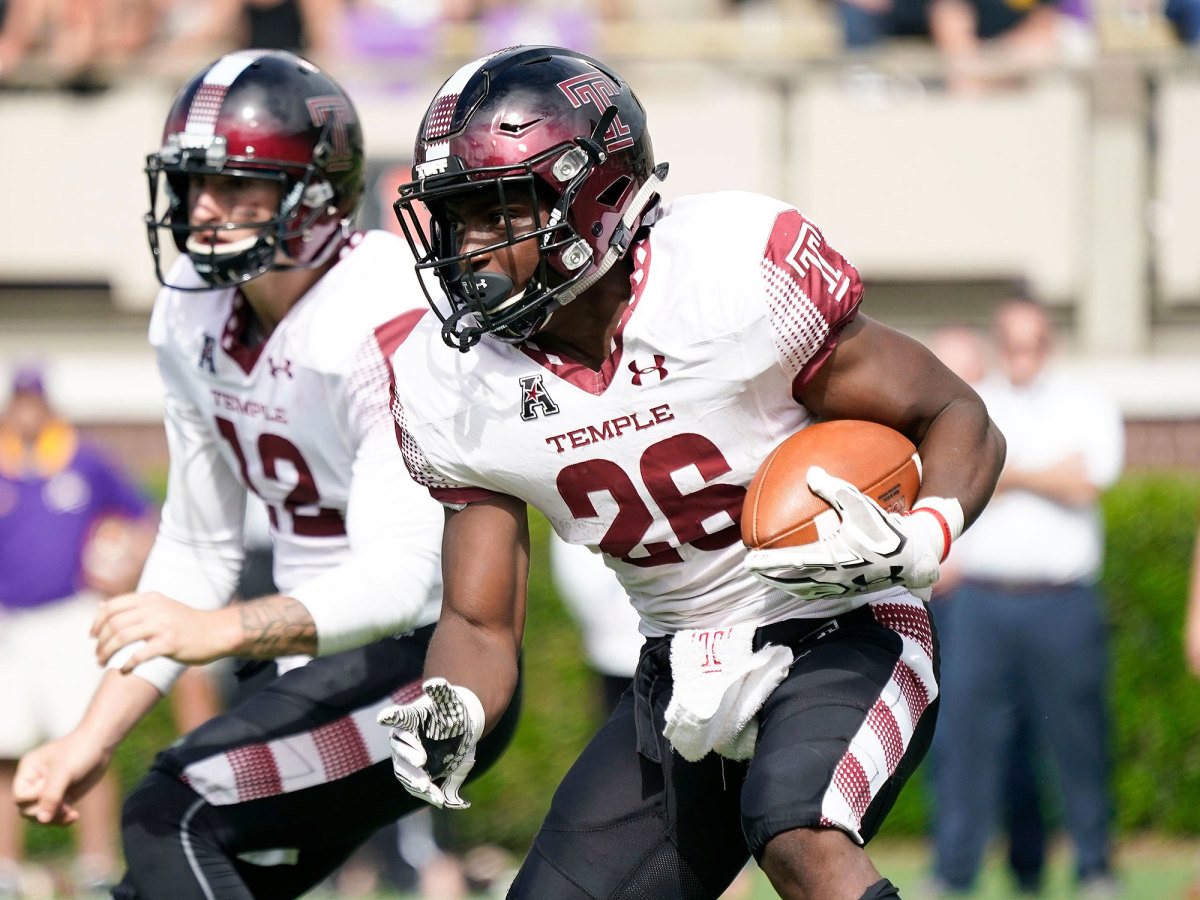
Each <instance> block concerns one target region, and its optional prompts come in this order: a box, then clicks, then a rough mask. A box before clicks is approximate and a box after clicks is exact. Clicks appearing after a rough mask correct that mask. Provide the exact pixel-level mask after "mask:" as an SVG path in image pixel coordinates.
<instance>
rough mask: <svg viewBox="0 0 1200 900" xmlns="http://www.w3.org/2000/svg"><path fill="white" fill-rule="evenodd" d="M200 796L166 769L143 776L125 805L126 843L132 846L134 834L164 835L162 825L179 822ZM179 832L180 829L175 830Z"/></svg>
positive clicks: (123, 824) (174, 831)
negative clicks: (166, 771) (131, 839)
mask: <svg viewBox="0 0 1200 900" xmlns="http://www.w3.org/2000/svg"><path fill="white" fill-rule="evenodd" d="M197 799H198V798H197V796H196V794H195V792H193V791H192V790H191V789H190V788H188V787H187V785H185V784H183V783H182V782H180V781H179V780H178V779H176V778H173V777H171V776H170V775H166V774H164V773H162V772H157V771H151V772H150V773H149V774H148V775H146V777H145V778H143V779H142V780H141V781H140V782H139V783H138V785H137V787H135V788H134V789H133V790H132V791H130V792H129V795H128V796H127V797H126V798H125V802H124V804H123V805H122V807H121V830H122V832H124V834H125V838H126V839H125V845H126V847H128V846H129V845H130V838H131V837H132V836H134V835H137V836H139V837H143V838H144V836H146V835H154V834H162V833H163V829H162V827H161V826H162V825H164V824H172V825H176V826H177V825H178V824H179V823H180V822H182V820H183V818H184V816H186V815H187V814H188V810H189V808H190V807H191V806H192V805H193V804H194V803H195V802H196V800H197ZM171 833H172V834H174V833H177V829H171Z"/></svg>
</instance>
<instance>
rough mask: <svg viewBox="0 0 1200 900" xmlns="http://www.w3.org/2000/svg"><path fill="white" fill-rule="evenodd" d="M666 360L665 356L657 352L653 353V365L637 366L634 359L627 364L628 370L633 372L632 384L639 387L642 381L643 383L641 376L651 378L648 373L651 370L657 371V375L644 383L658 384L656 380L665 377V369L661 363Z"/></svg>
mask: <svg viewBox="0 0 1200 900" xmlns="http://www.w3.org/2000/svg"><path fill="white" fill-rule="evenodd" d="M666 361H667V358H666V357H665V356H662V355H661V354H658V353H655V354H654V365H652V366H639V365H638V361H637V360H636V359H635V360H634V361H633V362H631V363H630V364H629V371H630V372H632V373H633V383H634V385H635V386H636V387H641V386H642V383H643V382H642V377H643V376H645V377H646V378H652V377H653V376H651V375H650V373H651V372H657V373H658V376H657V377H655V378H653V380H652V381H647V382H645V383H646V384H658V382H660V381H662V380H663V379H664V378H666V377H667V369H666V367H665V366H664V365H663V363H665V362H666Z"/></svg>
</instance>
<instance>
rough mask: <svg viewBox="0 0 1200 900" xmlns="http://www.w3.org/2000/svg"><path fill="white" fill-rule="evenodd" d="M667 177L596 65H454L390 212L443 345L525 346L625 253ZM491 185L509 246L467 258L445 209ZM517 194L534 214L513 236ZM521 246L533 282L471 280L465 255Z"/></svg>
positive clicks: (475, 274)
mask: <svg viewBox="0 0 1200 900" xmlns="http://www.w3.org/2000/svg"><path fill="white" fill-rule="evenodd" d="M666 174H667V166H666V164H662V165H660V166H658V167H657V168H656V167H655V164H654V150H653V148H652V146H651V143H650V133H649V131H647V129H646V114H645V111H644V110H643V109H642V105H641V103H639V102H638V99H637V97H635V96H634V94H633V91H631V90H630V88H629V86H628V85H627V84H626V83H625V82H624V81H623V80H622V79H621V78H620V76H618V75H617V74H616V73H615V72H613V71H612V70H611V69H609V68H608V67H607V66H605V65H604V64H603V63H600V62H597V61H596V60H594V59H591V58H590V57H587V56H584V55H583V54H582V53H577V52H575V51H574V50H567V49H563V48H561V47H543V46H521V47H513V48H510V49H507V50H501V51H500V52H498V53H494V54H492V55H490V56H485V57H483V58H482V59H478V60H475V61H474V62H472V63H469V64H467V65H465V66H463V67H462V68H461V69H459V70H458V71H457V72H456V73H455V74H454V75H453V76H451V77H450V79H449V80H448V81H447V82H446V83H445V84H443V85H442V87H441V88H440V89H439V90H438V93H437V96H435V97H434V99H433V103H431V104H430V106H429V109H428V110H427V111H426V113H425V118H424V119H423V121H422V122H421V129H420V133H419V135H418V137H417V145H416V149H415V151H414V154H413V180H412V181H411V182H409V183H408V184H404V185H401V187H400V199H399V200H397V201H396V204H395V207H396V214H397V216H398V217H399V219H400V224H401V226H402V227H403V229H404V233H405V235H406V236H407V237H408V240H409V243H410V244H411V245H412V247H413V251H414V253H415V254H416V256H417V259H418V262H417V270H418V276H419V277H420V276H422V275H423V274H424V273H425V272H426V271H428V270H432V272H433V274H434V275H435V276H436V277H437V279H438V281H439V282H440V284H441V288H442V290H443V291H444V292H445V297H442V296H440V294H439V295H437V296H435V294H437V293H438V292H436V291H435V292H431V291H430V290H429V285H428V284H427V282H426V278H424V277H421V284H422V286H423V287H425V291H426V296H427V297H428V298H429V302H430V305H431V306H432V307H433V310H434V312H435V313H436V314H437V315H438V317H439V318H440V319H441V320H442V338H443V340H445V341H446V343H447V344H449V345H450V346H451V347H456V348H458V349H459V350H463V351H466V350H467V349H469V348H470V347H472V346H474V345H475V344H476V343H478V342H479V340H480V338H481V337H482V336H483V335H484V334H492V335H494V336H496V337H497V338H499V339H501V340H504V341H508V342H520V341H523V340H525V339H526V338H528V337H529V336H530V335H531V334H533V333H534V332H535V331H537V330H538V329H539V328H541V327H542V326H543V325H544V324H545V323H546V321H547V319H548V318H549V316H550V315H551V313H552V312H553V311H554V310H555V309H557V308H558V307H560V306H562V305H564V304H566V303H568V302H569V301H571V300H572V299H574V298H575V297H577V296H579V295H580V294H581V293H583V292H584V291H585V290H587V289H588V288H589V287H591V286H592V285H593V284H595V283H596V281H598V280H599V278H600V277H601V276H602V275H603V274H604V273H605V272H606V271H608V269H609V268H610V267H611V266H612V265H613V264H614V263H615V262H616V261H617V260H619V259H620V258H621V257H623V256H624V255H625V253H626V252H627V251H628V249H629V245H630V243H631V241H632V239H633V235H634V233H635V232H636V231H637V230H638V228H639V226H640V225H641V223H642V219H643V216H644V215H645V213H646V212H647V210H649V209H650V208H651V206H652V205H653V204H654V203H655V202H656V201H657V199H658V195H657V193H656V190H657V188H658V186H659V184H661V182H662V180H663V179H664V178H665V177H666ZM489 190H490V191H494V192H495V196H496V198H497V200H498V204H499V206H498V208H500V209H501V210H504V211H505V219H506V222H507V223H508V224H507V229H506V230H507V238H506V239H505V240H502V241H500V242H499V243H496V244H493V245H492V246H490V247H487V248H483V249H481V250H477V251H474V252H472V253H471V254H464V253H462V252H460V249H459V248H458V247H456V246H455V232H454V228H452V227H451V226H450V224H449V221H448V219H447V216H446V202H447V201H448V200H452V199H454V198H456V197H461V196H463V195H464V194H475V193H476V192H481V191H489ZM514 199H520V200H521V201H522V202H523V203H526V204H529V205H530V206H531V207H532V209H533V211H534V220H535V228H534V230H533V231H530V232H525V233H520V234H514V231H513V228H512V225H511V220H509V217H508V213H507V209H508V203H509V202H510V201H512V200H514ZM417 204H423V205H424V207H425V209H426V210H427V211H428V217H426V216H424V215H422V212H421V209H420V208H419V207H418V205H417ZM520 241H536V242H537V245H538V250H539V260H540V261H539V264H538V267H537V270H536V272H535V274H534V276H533V278H532V279H531V280H530V281H529V283H528V284H525V285H515V286H514V285H513V284H512V283H511V281H510V280H509V279H508V278H507V277H506V276H504V275H497V274H494V273H488V272H479V271H475V268H474V266H473V263H472V259H473V258H474V257H476V256H484V255H487V254H490V253H494V252H496V251H497V250H499V249H501V248H503V247H506V246H511V245H513V244H515V243H517V242H520ZM447 302H448V303H449V306H448V307H447V305H446V304H447Z"/></svg>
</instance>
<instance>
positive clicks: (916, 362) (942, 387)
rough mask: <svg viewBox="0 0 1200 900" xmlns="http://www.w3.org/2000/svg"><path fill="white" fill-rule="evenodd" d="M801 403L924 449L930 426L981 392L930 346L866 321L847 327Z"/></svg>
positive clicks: (861, 318) (806, 388) (804, 391)
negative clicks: (864, 422)
mask: <svg viewBox="0 0 1200 900" xmlns="http://www.w3.org/2000/svg"><path fill="white" fill-rule="evenodd" d="M799 399H800V401H801V402H802V403H803V404H804V405H805V406H806V407H808V408H809V409H810V410H812V411H813V412H815V413H816V414H817V415H819V416H822V417H823V418H827V419H868V420H870V421H872V422H880V423H882V424H884V425H888V426H890V427H892V428H895V429H896V430H897V431H900V432H902V433H903V434H905V435H907V436H908V437H909V438H910V439H911V440H912V441H913V442H914V443H916V444H920V442H921V440H922V439H923V438H924V437H925V433H926V431H927V430H928V428H929V426H930V424H931V423H932V422H933V420H934V419H936V418H937V416H938V415H940V414H941V413H942V412H943V411H944V410H945V409H946V408H947V407H949V406H951V405H953V404H954V403H956V402H962V401H965V402H970V403H979V399H978V397H977V396H976V394H975V392H974V391H973V390H972V389H971V388H970V386H969V385H967V384H966V382H964V381H963V380H962V379H960V378H959V377H958V376H957V375H955V374H954V373H953V372H951V371H950V370H949V369H947V368H946V367H945V366H944V365H942V363H941V362H939V361H938V359H937V357H935V356H934V355H933V354H932V353H931V352H930V351H929V350H928V349H927V348H926V347H925V346H924V345H922V344H921V343H919V342H918V341H915V340H913V339H912V338H909V337H907V336H905V335H903V334H901V333H900V332H898V331H895V330H893V329H891V328H888V327H887V326H886V325H882V324H880V323H879V322H876V321H874V320H872V319H870V318H868V317H866V316H863V315H859V316H858V317H857V318H855V320H854V321H853V322H850V323H849V324H847V326H846V327H845V328H844V329H843V331H842V334H841V336H840V338H839V340H838V343H837V346H836V347H835V348H834V349H833V352H832V353H831V354H830V355H829V358H828V359H827V360H825V362H824V363H823V365H821V367H820V368H819V369H817V371H816V372H815V373H814V375H813V377H812V378H811V379H809V381H808V383H807V384H806V385H805V386H804V388H803V389H802V390H801V392H800V394H799Z"/></svg>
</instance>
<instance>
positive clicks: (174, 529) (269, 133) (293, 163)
mask: <svg viewBox="0 0 1200 900" xmlns="http://www.w3.org/2000/svg"><path fill="white" fill-rule="evenodd" d="M147 173H148V175H149V176H150V184H151V212H150V213H149V214H148V215H147V220H146V224H147V229H148V234H149V238H150V245H151V248H152V250H153V252H154V257H155V263H156V270H157V272H158V275H159V278H160V280H161V281H162V282H163V289H162V290H161V291H160V293H159V296H158V298H157V301H156V303H155V306H154V311H153V314H152V316H151V321H150V341H151V343H152V344H153V345H154V346H155V348H156V350H157V355H158V364H159V369H160V372H161V374H162V377H163V381H164V383H165V386H166V423H165V424H166V430H167V438H168V445H169V449H170V470H169V473H168V481H167V498H166V502H165V505H164V507H163V511H162V519H161V523H160V526H159V529H158V535H157V538H156V540H155V543H154V547H153V549H152V551H151V553H150V558H149V560H148V562H147V564H146V567H145V571H144V572H143V575H142V579H141V582H140V584H139V590H138V592H137V593H133V594H125V595H122V596H119V597H115V598H113V599H111V600H108V601H105V602H104V603H103V604H102V606H101V610H100V613H99V615H98V616H97V618H96V621H95V623H94V625H93V626H92V632H93V635H94V636H95V638H96V641H97V647H96V654H97V657H98V659H99V660H100V662H101V663H102V664H107V665H108V671H107V672H106V673H105V676H104V679H103V681H102V682H101V684H100V687H99V688H98V689H97V691H96V694H95V695H94V697H93V699H92V703H91V706H90V707H89V708H88V710H87V712H86V713H85V714H84V717H83V719H82V721H81V722H80V723H79V725H78V726H77V727H76V728H75V730H74V731H72V732H71V733H70V734H69V735H67V736H66V737H65V738H63V739H62V740H60V741H56V742H54V743H50V744H46V745H43V746H42V747H40V748H38V749H37V750H34V751H32V752H31V753H30V754H28V755H27V756H26V757H25V758H24V759H23V760H22V761H21V765H20V769H19V771H18V776H17V781H18V784H17V788H16V795H17V800H18V803H19V805H20V806H21V807H22V810H23V811H24V812H25V814H26V815H28V816H29V817H31V818H34V819H36V820H37V821H39V822H43V823H70V822H72V821H74V820H75V819H76V818H77V816H78V813H77V811H76V810H75V809H74V806H73V803H74V801H75V800H76V799H77V798H78V797H79V796H80V795H81V794H83V793H84V792H86V791H87V790H88V788H89V787H90V786H91V785H92V784H93V783H94V782H95V780H96V779H97V778H98V777H99V775H100V774H101V773H102V772H103V771H104V770H105V769H106V768H107V766H108V764H109V761H110V760H111V757H112V753H113V750H114V748H115V747H116V745H117V744H118V743H119V742H120V741H121V740H122V739H123V738H124V737H125V735H126V734H128V732H129V731H130V730H131V729H132V728H133V726H134V725H135V724H136V723H137V722H138V721H140V720H141V719H142V717H143V716H144V715H145V714H146V713H147V712H148V711H149V710H150V708H151V707H152V706H153V705H154V704H155V703H156V702H157V701H158V699H159V698H160V697H161V696H162V695H163V694H165V693H166V692H167V691H168V690H169V689H170V687H171V685H172V683H173V682H174V680H175V678H177V677H178V675H179V674H180V672H181V671H182V670H183V669H184V667H185V666H186V665H188V664H201V663H206V662H209V661H211V660H213V659H217V658H221V657H227V656H241V657H250V658H256V659H261V660H270V661H274V662H273V665H275V666H276V667H277V668H278V670H279V672H280V673H281V674H280V677H278V678H277V679H276V680H275V681H274V682H272V683H270V684H269V685H268V686H266V687H265V688H264V689H263V690H261V691H259V692H257V693H256V694H254V695H253V696H252V697H251V698H250V699H248V700H247V701H245V702H244V703H241V704H240V705H238V706H237V707H235V708H234V709H232V710H231V711H230V712H229V713H227V714H225V715H222V716H218V717H217V718H216V719H213V720H212V721H210V722H208V723H206V724H205V725H203V726H201V727H200V728H198V729H196V730H195V731H194V732H192V733H190V734H189V735H187V736H185V737H184V738H183V739H182V740H181V741H179V742H177V743H176V744H174V745H172V746H171V747H170V748H168V749H167V750H166V751H164V752H163V753H161V754H159V756H158V758H157V759H156V761H155V764H154V766H153V768H152V769H151V771H150V773H149V774H148V775H147V776H146V778H145V779H144V780H143V781H142V782H141V784H140V785H139V786H138V787H137V788H136V789H135V790H134V791H133V792H132V793H131V794H130V796H129V797H128V799H127V801H126V804H125V810H124V816H123V836H124V848H125V857H126V862H127V865H128V872H127V874H126V877H125V879H124V880H123V881H122V882H121V884H120V885H119V886H118V887H117V888H116V890H115V896H117V897H121V898H162V897H171V898H173V900H185V898H187V900H212V898H214V897H220V898H222V900H227V898H246V900H249V898H265V897H271V898H277V897H278V898H284V897H296V896H299V895H300V894H302V893H304V892H305V891H307V890H308V889H309V888H311V887H312V886H313V885H315V884H316V883H318V882H319V881H321V880H322V879H323V878H324V877H325V876H326V875H327V874H328V873H329V872H330V871H332V870H333V869H334V868H335V867H336V866H337V865H338V864H339V863H340V862H341V861H342V860H344V859H345V858H346V857H347V856H348V855H349V854H350V853H351V852H352V851H353V849H354V848H355V847H356V846H357V845H358V844H360V843H361V842H362V841H363V840H365V839H366V838H367V837H369V836H370V834H371V833H372V832H374V831H375V830H377V829H378V828H380V827H382V826H384V825H386V824H388V823H389V822H392V821H394V820H395V819H397V818H398V817H399V816H401V815H403V814H404V813H406V812H409V811H411V810H412V809H414V808H416V807H417V806H418V805H419V803H418V801H416V800H414V799H413V798H411V797H410V796H409V795H408V794H406V793H405V792H404V791H403V790H401V789H400V788H399V786H398V785H397V784H396V783H395V780H394V778H393V777H392V771H391V763H390V754H389V747H388V740H387V735H386V734H381V732H380V729H379V728H377V727H376V726H375V725H374V718H375V713H376V710H377V709H378V708H379V707H380V706H382V705H384V704H386V703H388V702H397V701H398V700H400V699H403V698H405V697H409V696H413V695H414V691H419V690H420V675H421V671H422V666H423V662H424V657H425V651H426V647H427V645H428V642H429V638H430V635H431V632H432V622H433V621H434V620H435V618H436V617H437V610H438V607H439V601H440V594H441V590H440V589H441V578H440V574H439V542H440V535H441V529H442V521H443V515H442V512H441V510H440V509H439V508H438V505H437V504H436V503H434V502H433V501H431V500H430V499H429V497H428V495H427V493H426V492H425V491H424V490H423V489H422V488H421V487H419V486H418V485H416V484H415V483H413V481H412V480H411V478H409V476H408V475H407V474H406V472H405V470H404V463H403V460H402V459H401V456H400V453H399V450H398V448H397V447H396V442H395V436H394V426H393V424H392V422H391V420H390V416H389V412H388V397H389V388H388V385H389V378H390V371H389V368H388V363H387V357H388V355H389V354H390V353H391V351H392V349H394V346H395V342H396V339H397V337H396V336H397V334H399V333H403V332H404V328H405V323H406V320H407V319H408V318H411V317H412V316H413V315H414V314H415V313H414V312H413V310H412V307H413V304H412V303H410V302H407V300H408V299H409V298H410V297H411V294H412V292H411V291H407V290H404V289H403V288H404V286H406V285H409V284H411V275H410V273H409V271H408V267H407V265H406V264H405V260H406V259H411V256H410V254H409V252H408V249H407V247H406V246H405V244H404V242H403V241H401V240H400V239H398V238H396V237H395V236H393V235H390V234H388V233H386V232H383V231H372V232H367V233H365V234H361V233H355V232H353V231H352V230H351V227H350V224H351V218H352V216H353V215H354V213H355V211H356V208H357V205H358V201H359V199H360V197H361V194H362V187H363V146H362V133H361V130H360V126H359V122H358V118H357V115H356V113H355V110H354V107H353V105H352V104H351V102H350V99H349V97H348V96H346V94H345V92H344V91H343V90H342V89H341V87H340V86H339V85H338V84H337V83H336V82H335V81H334V80H333V79H332V78H330V77H329V76H328V75H327V74H326V73H324V72H323V71H321V70H320V69H318V68H317V67H316V66H314V65H312V64H311V63H309V62H307V61H305V60H303V59H300V58H299V57H296V56H294V55H292V54H290V53H285V52H281V51H262V50H247V51H241V52H238V53H232V54H229V55H228V56H225V57H223V58H221V59H220V60H218V61H217V62H215V63H214V64H212V65H210V66H207V67H206V68H205V69H203V70H202V71H201V72H200V73H199V74H198V75H196V76H195V77H194V78H192V79H191V81H189V83H188V84H187V85H185V86H184V88H183V89H182V90H181V91H180V93H179V94H178V95H177V97H176V100H175V102H174V104H173V106H172V108H171V110H170V112H169V113H168V116H167V122H166V127H165V129H164V134H163V144H162V147H161V149H160V150H159V151H158V152H156V153H153V154H151V155H150V156H149V158H148V160H147ZM160 236H161V237H162V240H161V242H160ZM176 251H177V254H176ZM170 254H176V255H177V258H176V259H175V260H174V263H173V264H171V265H167V264H165V262H164V260H165V259H166V258H167V256H168V255H170ZM418 296H419V295H418ZM248 492H253V493H254V494H256V495H257V496H258V497H259V498H261V500H262V501H263V502H264V503H265V504H266V506H267V510H268V516H269V519H270V533H271V539H272V544H273V551H274V573H273V574H274V582H275V584H276V585H277V587H278V593H273V594H269V595H267V596H263V597H257V598H251V599H248V600H247V601H246V602H240V603H235V604H230V603H229V601H230V598H231V596H232V595H233V593H234V590H235V586H236V583H237V579H238V575H239V572H240V570H241V564H242V560H243V553H244V540H243V523H244V515H245V506H246V496H247V493H248ZM312 657H316V658H315V659H311V658H312ZM310 659H311V661H310ZM514 714H515V710H514ZM511 725H512V718H511V717H510V719H509V720H508V722H507V724H502V725H501V727H500V729H499V732H498V733H497V738H496V739H495V740H490V741H489V744H488V748H487V750H486V751H485V750H484V747H483V745H482V744H481V745H480V751H481V756H485V757H486V759H487V760H489V761H490V760H492V759H495V758H496V756H497V755H498V753H499V751H500V749H501V748H502V747H503V746H504V745H505V744H506V743H507V741H508V738H509V737H510V736H511V732H512V728H511Z"/></svg>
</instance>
